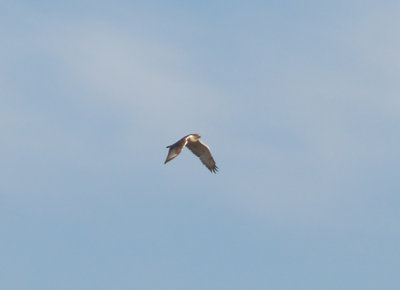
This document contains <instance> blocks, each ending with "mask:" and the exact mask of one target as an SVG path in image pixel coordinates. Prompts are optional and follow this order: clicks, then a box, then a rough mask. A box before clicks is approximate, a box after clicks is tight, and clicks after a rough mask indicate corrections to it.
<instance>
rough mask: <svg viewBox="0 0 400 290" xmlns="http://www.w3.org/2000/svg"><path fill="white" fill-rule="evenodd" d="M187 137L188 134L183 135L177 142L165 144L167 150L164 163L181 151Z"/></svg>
mask: <svg viewBox="0 0 400 290" xmlns="http://www.w3.org/2000/svg"><path fill="white" fill-rule="evenodd" d="M188 138H189V135H188V136H185V137H183V138H182V139H180V140H179V141H178V142H176V143H174V144H172V145H169V146H167V148H169V151H168V155H167V159H165V162H164V164H165V163H167V162H169V161H171V160H172V159H174V158H175V157H176V156H178V155H179V154H180V153H181V152H182V149H183V147H185V145H186V143H187V139H188Z"/></svg>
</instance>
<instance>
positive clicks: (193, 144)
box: [164, 134, 218, 173]
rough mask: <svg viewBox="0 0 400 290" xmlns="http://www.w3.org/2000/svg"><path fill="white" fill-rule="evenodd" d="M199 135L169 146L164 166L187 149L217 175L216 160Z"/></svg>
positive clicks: (184, 138)
mask: <svg viewBox="0 0 400 290" xmlns="http://www.w3.org/2000/svg"><path fill="white" fill-rule="evenodd" d="M200 137H201V136H200V135H199V134H190V135H186V136H185V137H183V138H182V139H180V140H179V141H177V142H176V143H174V144H172V145H169V146H167V148H169V151H168V155H167V159H166V160H165V162H164V164H165V163H167V162H169V161H171V160H172V159H174V158H175V157H176V156H178V155H179V154H180V153H181V152H182V149H183V147H185V146H186V147H187V148H189V149H190V151H192V152H193V153H194V155H196V156H197V157H199V158H200V160H201V162H202V163H203V164H204V165H205V166H206V167H207V168H208V170H210V171H211V172H213V173H217V171H218V167H217V165H215V161H214V158H213V157H212V155H211V151H210V148H208V146H207V145H206V144H204V143H202V142H201V141H200V140H199V139H200Z"/></svg>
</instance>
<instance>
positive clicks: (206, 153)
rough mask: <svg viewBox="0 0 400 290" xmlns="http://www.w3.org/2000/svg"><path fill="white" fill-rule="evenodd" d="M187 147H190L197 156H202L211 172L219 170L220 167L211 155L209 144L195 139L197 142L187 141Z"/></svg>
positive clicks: (202, 160)
mask: <svg viewBox="0 0 400 290" xmlns="http://www.w3.org/2000/svg"><path fill="white" fill-rule="evenodd" d="M186 147H187V148H189V149H190V151H192V152H193V153H194V155H196V156H197V157H199V158H200V160H201V162H202V163H203V164H204V165H205V166H206V167H207V168H208V170H210V171H211V172H214V173H216V172H217V171H218V167H217V165H216V164H215V160H214V158H213V157H212V155H211V151H210V148H208V146H207V145H206V144H204V143H202V142H200V141H195V142H190V141H189V142H187V144H186Z"/></svg>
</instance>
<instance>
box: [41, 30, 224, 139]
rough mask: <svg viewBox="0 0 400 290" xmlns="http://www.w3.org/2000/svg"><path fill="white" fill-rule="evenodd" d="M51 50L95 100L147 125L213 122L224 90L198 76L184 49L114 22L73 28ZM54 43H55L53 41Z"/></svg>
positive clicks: (180, 127)
mask: <svg viewBox="0 0 400 290" xmlns="http://www.w3.org/2000/svg"><path fill="white" fill-rule="evenodd" d="M55 42H56V45H55V46H52V45H51V46H52V47H51V50H52V51H53V53H54V54H55V55H57V57H58V58H59V59H60V60H62V62H63V63H64V65H65V67H66V68H67V69H68V70H69V71H70V73H71V75H72V76H73V77H74V78H75V80H76V82H77V83H78V84H80V85H81V86H82V87H83V88H84V89H85V90H87V92H88V94H89V95H88V96H87V97H88V98H90V99H91V101H94V102H104V103H106V104H108V105H110V106H111V107H117V109H118V110H121V112H123V113H124V114H127V115H130V117H131V118H132V119H133V120H134V121H136V122H139V123H140V124H142V125H143V126H146V127H148V128H151V129H152V130H154V129H161V130H163V131H169V132H176V131H177V132H182V131H183V132H187V131H188V130H189V128H202V129H204V128H211V127H212V124H213V122H214V120H215V119H216V118H220V117H221V116H222V115H223V114H224V112H225V111H224V110H221V109H220V108H221V107H222V104H223V101H224V96H223V94H222V93H221V92H220V91H219V90H218V89H217V88H215V87H213V86H211V85H209V84H207V83H206V82H204V81H202V80H197V79H196V75H195V73H193V72H192V71H191V68H190V67H187V65H185V55H184V54H183V53H182V52H180V51H177V50H176V49H175V50H174V49H173V48H171V47H168V45H165V44H162V43H157V42H154V41H149V40H147V39H143V38H140V37H135V36H132V35H128V34H126V33H124V32H122V31H120V30H117V29H113V28H110V27H83V28H82V27H79V28H75V29H69V30H68V32H67V33H66V34H65V35H63V37H56V36H55ZM49 46H50V45H49Z"/></svg>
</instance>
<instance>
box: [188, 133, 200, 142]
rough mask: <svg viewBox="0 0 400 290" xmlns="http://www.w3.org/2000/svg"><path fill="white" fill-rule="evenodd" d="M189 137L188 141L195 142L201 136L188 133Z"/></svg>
mask: <svg viewBox="0 0 400 290" xmlns="http://www.w3.org/2000/svg"><path fill="white" fill-rule="evenodd" d="M189 138H190V141H192V142H196V141H198V140H199V139H200V138H201V136H200V134H190V136H189Z"/></svg>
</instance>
